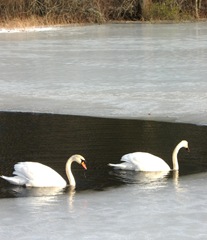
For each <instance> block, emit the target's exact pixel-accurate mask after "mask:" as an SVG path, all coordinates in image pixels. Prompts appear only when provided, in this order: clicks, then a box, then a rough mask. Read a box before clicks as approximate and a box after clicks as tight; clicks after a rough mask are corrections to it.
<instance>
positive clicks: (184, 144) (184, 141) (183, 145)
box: [180, 140, 190, 152]
mask: <svg viewBox="0 0 207 240" xmlns="http://www.w3.org/2000/svg"><path fill="white" fill-rule="evenodd" d="M180 146H181V147H184V148H185V149H186V150H187V151H188V152H190V149H189V147H188V142H187V141H186V140H182V141H181V142H180Z"/></svg>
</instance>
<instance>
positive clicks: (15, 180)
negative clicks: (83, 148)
mask: <svg viewBox="0 0 207 240" xmlns="http://www.w3.org/2000/svg"><path fill="white" fill-rule="evenodd" d="M72 162H77V163H79V164H81V165H82V166H83V168H84V169H85V170H86V169H87V167H86V161H85V159H84V157H82V156H81V155H78V154H76V155H73V156H71V157H70V158H69V159H68V161H67V163H66V166H65V170H66V174H67V177H68V180H69V184H70V185H71V186H73V187H75V185H76V182H75V178H74V176H73V174H72V171H71V164H72ZM13 174H14V175H15V176H13V177H6V176H1V178H3V179H5V180H7V181H8V182H10V183H11V184H14V185H20V186H27V187H66V186H67V183H66V181H65V180H64V179H63V178H62V177H61V176H60V175H59V173H57V172H56V171H55V170H53V169H52V168H50V167H48V166H46V165H44V164H41V163H38V162H19V163H17V164H15V165H14V172H13Z"/></svg>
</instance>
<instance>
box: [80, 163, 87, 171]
mask: <svg viewBox="0 0 207 240" xmlns="http://www.w3.org/2000/svg"><path fill="white" fill-rule="evenodd" d="M81 165H82V167H83V168H84V169H85V170H87V167H86V163H85V162H82V163H81Z"/></svg>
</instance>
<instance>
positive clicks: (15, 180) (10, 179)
mask: <svg viewBox="0 0 207 240" xmlns="http://www.w3.org/2000/svg"><path fill="white" fill-rule="evenodd" d="M1 178H3V179H5V180H6V181H8V182H9V183H11V184H14V185H18V186H23V185H25V184H26V182H25V179H23V178H21V177H19V176H14V177H6V176H3V175H2V176H1Z"/></svg>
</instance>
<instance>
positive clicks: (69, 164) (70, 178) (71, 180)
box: [65, 158, 76, 187]
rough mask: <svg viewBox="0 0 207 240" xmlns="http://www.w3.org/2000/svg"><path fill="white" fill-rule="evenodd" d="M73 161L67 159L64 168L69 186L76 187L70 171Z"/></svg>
mask: <svg viewBox="0 0 207 240" xmlns="http://www.w3.org/2000/svg"><path fill="white" fill-rule="evenodd" d="M72 162H73V160H72V159H71V158H69V159H68V161H67V163H66V167H65V171H66V175H67V177H68V181H69V184H70V186H74V187H75V185H76V182H75V178H74V176H73V173H72V171H71V164H72Z"/></svg>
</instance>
